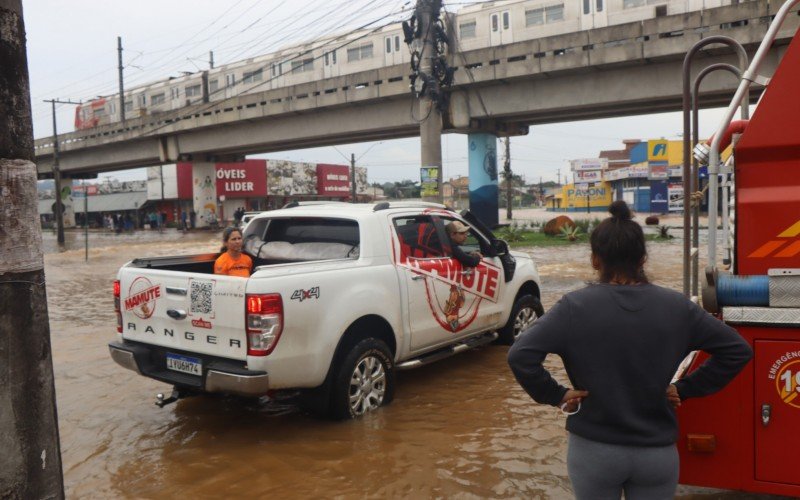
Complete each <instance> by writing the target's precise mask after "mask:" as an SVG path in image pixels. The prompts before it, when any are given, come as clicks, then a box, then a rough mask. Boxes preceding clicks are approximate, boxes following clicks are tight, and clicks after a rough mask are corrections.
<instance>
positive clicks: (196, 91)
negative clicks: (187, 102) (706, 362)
mask: <svg viewBox="0 0 800 500" xmlns="http://www.w3.org/2000/svg"><path fill="white" fill-rule="evenodd" d="M184 93H185V94H186V97H197V96H199V95H200V94H201V92H200V85H199V84H198V85H187V86H186V89H185V90H184Z"/></svg>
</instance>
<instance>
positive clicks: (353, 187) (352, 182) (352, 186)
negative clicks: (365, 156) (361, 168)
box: [350, 153, 356, 203]
mask: <svg viewBox="0 0 800 500" xmlns="http://www.w3.org/2000/svg"><path fill="white" fill-rule="evenodd" d="M350 190H351V191H352V193H351V196H352V198H353V199H352V201H351V203H356V155H355V153H350Z"/></svg>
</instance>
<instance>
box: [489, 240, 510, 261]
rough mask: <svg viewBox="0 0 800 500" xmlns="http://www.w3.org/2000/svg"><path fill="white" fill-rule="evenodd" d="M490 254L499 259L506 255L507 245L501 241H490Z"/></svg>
mask: <svg viewBox="0 0 800 500" xmlns="http://www.w3.org/2000/svg"><path fill="white" fill-rule="evenodd" d="M492 253H493V254H494V256H495V257H501V256H503V255H506V254H507V253H508V243H506V242H505V241H503V240H492Z"/></svg>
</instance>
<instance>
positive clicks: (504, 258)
mask: <svg viewBox="0 0 800 500" xmlns="http://www.w3.org/2000/svg"><path fill="white" fill-rule="evenodd" d="M453 220H458V221H461V222H462V223H464V224H466V225H467V226H468V227H469V228H470V232H469V236H468V239H467V242H466V244H465V245H463V246H462V248H464V249H465V250H466V251H470V250H479V251H480V252H481V253H482V254H483V259H482V260H481V262H480V264H479V265H478V266H477V267H475V268H465V267H462V265H461V263H460V262H459V261H457V260H456V259H454V258H453V257H452V256H451V253H450V242H449V238H448V237H447V235H446V232H445V225H446V224H447V223H449V222H450V221H453ZM243 236H244V240H245V245H244V248H245V253H247V254H249V255H250V256H251V257H252V258H253V261H254V271H253V273H252V275H251V276H250V277H249V278H241V277H233V276H221V275H214V274H213V263H214V260H215V258H216V257H217V254H206V255H191V256H177V257H159V258H142V259H136V260H134V261H132V262H129V263H127V264H125V265H124V266H123V267H122V268H121V269H120V270H119V274H118V276H117V280H116V281H115V283H114V298H115V307H116V312H117V332H118V339H117V340H116V341H114V342H111V343H110V344H109V349H110V351H111V357H112V358H113V359H114V361H116V362H117V363H119V364H120V365H122V366H123V367H125V368H128V369H130V370H133V371H135V372H137V373H139V374H140V375H144V376H146V377H150V378H153V379H156V380H159V381H162V382H166V383H168V384H172V385H173V386H174V387H175V389H174V390H173V393H172V397H170V398H169V399H168V400H164V399H163V396H161V395H159V396H160V401H159V402H158V403H157V404H160V406H163V404H166V403H168V402H172V401H174V400H175V399H178V398H180V397H182V396H185V395H189V394H196V393H203V392H208V393H213V392H217V393H229V394H238V395H244V396H252V397H260V396H264V395H273V394H274V393H275V392H276V391H288V392H292V393H297V394H299V396H300V399H301V401H305V402H306V404H307V406H309V407H311V408H312V409H314V410H316V411H318V412H322V413H324V414H326V415H329V416H331V417H333V418H337V419H342V418H354V417H358V416H360V415H362V414H363V413H364V412H368V411H372V410H374V409H376V408H378V407H380V406H381V405H384V404H387V403H389V402H390V401H391V399H392V396H393V392H394V380H395V378H394V372H395V370H402V369H408V368H415V367H418V366H421V365H424V364H427V363H430V362H432V361H435V360H438V359H441V358H444V357H447V356H449V355H452V354H455V353H457V352H460V351H463V350H466V349H470V348H473V347H477V346H480V345H483V344H486V343H489V342H492V341H493V340H495V339H497V340H499V341H500V342H503V343H506V344H510V343H512V342H513V341H514V339H515V338H516V336H517V335H518V334H519V333H520V332H521V331H522V330H524V329H525V328H527V327H528V326H529V325H530V324H531V323H533V321H535V320H536V318H538V317H540V316H541V315H542V314H543V312H544V311H543V309H542V306H541V302H540V294H539V290H540V288H539V276H538V273H537V270H536V265H535V264H534V262H533V260H532V259H531V258H530V257H529V256H528V255H526V254H524V253H519V252H510V251H509V250H508V246H507V245H506V243H505V242H504V241H502V240H498V239H496V238H495V237H494V236H493V235H492V234H491V232H490V231H489V230H488V229H486V228H484V227H483V226H482V225H481V224H480V222H479V221H477V219H475V218H474V216H472V215H471V214H470V213H469V212H464V213H462V214H461V215H459V214H456V213H455V212H452V211H450V210H448V209H447V208H446V207H444V206H443V205H434V204H422V203H387V202H383V203H377V204H357V205H351V204H345V203H331V204H313V205H299V206H294V207H289V208H283V209H281V210H274V211H270V212H263V213H261V214H260V215H257V216H256V217H255V218H254V219H253V220H251V221H250V222H249V223H248V225H247V227H246V229H245V231H244V235H243Z"/></svg>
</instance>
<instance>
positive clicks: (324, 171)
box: [317, 163, 351, 197]
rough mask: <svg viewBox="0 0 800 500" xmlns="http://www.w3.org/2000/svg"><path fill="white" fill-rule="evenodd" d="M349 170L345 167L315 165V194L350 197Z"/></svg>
mask: <svg viewBox="0 0 800 500" xmlns="http://www.w3.org/2000/svg"><path fill="white" fill-rule="evenodd" d="M350 189H351V188H350V168H349V167H347V165H326V164H322V163H320V164H318V165H317V194H319V195H322V196H339V197H347V196H350Z"/></svg>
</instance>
